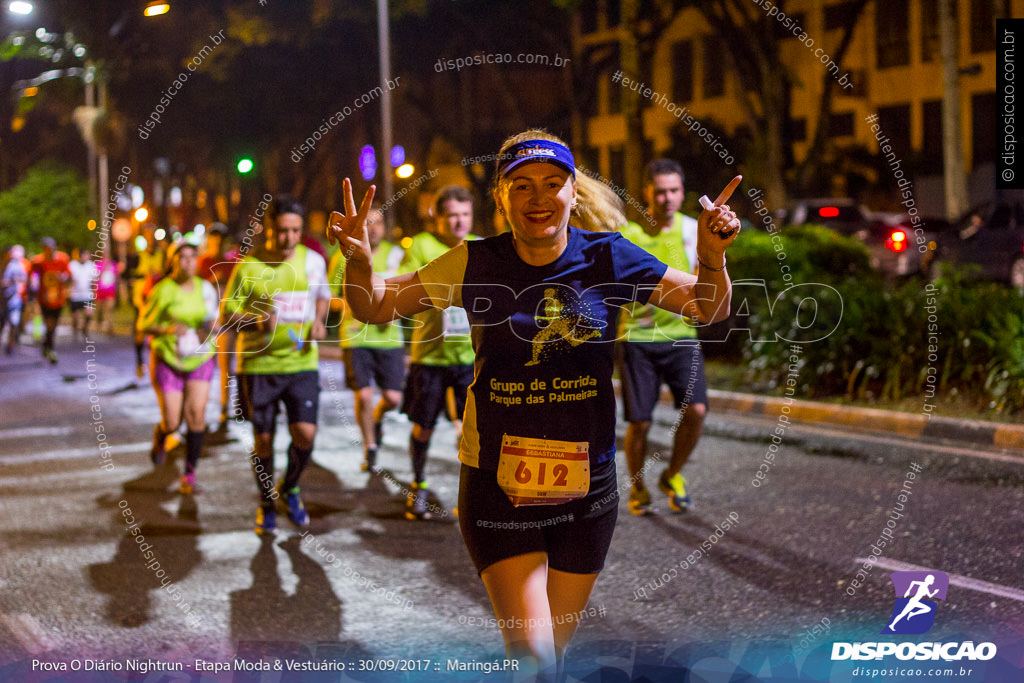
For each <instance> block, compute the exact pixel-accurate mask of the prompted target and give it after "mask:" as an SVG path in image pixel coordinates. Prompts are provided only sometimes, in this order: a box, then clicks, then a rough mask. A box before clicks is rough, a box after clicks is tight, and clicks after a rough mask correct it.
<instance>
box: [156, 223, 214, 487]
mask: <svg viewBox="0 0 1024 683" xmlns="http://www.w3.org/2000/svg"><path fill="white" fill-rule="evenodd" d="M167 263H168V267H169V270H170V273H169V275H168V277H165V278H163V279H162V280H160V282H158V283H157V284H156V286H154V287H153V289H152V290H151V291H150V293H149V295H148V296H147V297H146V301H145V304H144V305H143V307H142V310H141V312H140V314H139V322H138V331H139V332H140V333H141V334H148V335H150V336H151V339H150V364H149V367H150V376H151V377H152V381H153V390H154V391H156V398H157V401H158V402H159V404H160V417H161V419H160V423H159V424H158V425H157V426H156V427H155V428H154V429H153V448H152V450H151V451H150V459H151V460H152V461H153V464H154V465H157V466H159V465H162V464H163V463H164V459H165V458H166V456H167V452H166V450H165V448H164V439H166V438H167V435H168V434H171V433H173V432H175V431H177V429H178V426H179V425H180V424H181V418H182V415H184V417H185V423H186V424H187V425H188V434H187V436H186V437H185V473H184V475H183V476H182V477H181V483H180V484H179V487H178V491H179V492H180V493H183V494H185V495H192V494H193V493H196V491H197V487H196V463H197V462H199V456H200V454H201V453H202V451H203V438H204V437H205V436H206V416H205V413H206V400H207V398H208V397H209V395H210V378H212V377H213V374H214V371H215V370H216V368H217V366H216V363H215V361H214V358H213V349H212V348H211V345H210V344H209V343H207V340H208V339H210V338H211V333H212V328H213V324H214V321H215V320H216V318H217V307H218V301H217V290H216V289H214V287H213V285H211V284H210V283H209V282H207V281H206V280H203V279H202V278H200V277H198V276H197V275H196V266H197V263H198V258H197V253H196V248H195V247H194V246H193V245H191V244H188V243H186V242H181V243H178V244H176V245H173V246H172V247H171V249H170V250H169V253H168V255H167Z"/></svg>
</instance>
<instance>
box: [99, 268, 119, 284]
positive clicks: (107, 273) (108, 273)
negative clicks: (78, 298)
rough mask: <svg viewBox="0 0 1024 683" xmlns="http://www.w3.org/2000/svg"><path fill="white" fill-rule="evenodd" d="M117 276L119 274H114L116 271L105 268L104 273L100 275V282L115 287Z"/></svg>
mask: <svg viewBox="0 0 1024 683" xmlns="http://www.w3.org/2000/svg"><path fill="white" fill-rule="evenodd" d="M116 277H117V276H116V275H114V271H112V270H104V271H103V273H102V274H101V275H100V284H101V285H103V286H104V287H113V286H114V281H115V279H116Z"/></svg>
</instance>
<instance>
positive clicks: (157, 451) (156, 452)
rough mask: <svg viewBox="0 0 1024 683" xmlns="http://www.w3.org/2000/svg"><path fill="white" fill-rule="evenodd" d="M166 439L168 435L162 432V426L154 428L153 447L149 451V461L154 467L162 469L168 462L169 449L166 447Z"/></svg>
mask: <svg viewBox="0 0 1024 683" xmlns="http://www.w3.org/2000/svg"><path fill="white" fill-rule="evenodd" d="M166 437H167V435H166V434H164V433H163V432H162V431H160V425H157V426H156V427H154V428H153V447H152V448H151V449H149V459H150V460H151V461H152V462H153V466H154V467H160V466H161V465H163V464H164V461H165V460H167V448H166V447H165V445H164V440H165V439H166Z"/></svg>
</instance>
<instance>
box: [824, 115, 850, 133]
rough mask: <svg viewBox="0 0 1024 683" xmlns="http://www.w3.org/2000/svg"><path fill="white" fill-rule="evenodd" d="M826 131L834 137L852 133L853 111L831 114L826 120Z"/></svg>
mask: <svg viewBox="0 0 1024 683" xmlns="http://www.w3.org/2000/svg"><path fill="white" fill-rule="evenodd" d="M828 132H829V134H830V135H834V136H836V137H844V136H849V135H853V112H847V113H845V114H832V116H831V117H830V118H829V121H828Z"/></svg>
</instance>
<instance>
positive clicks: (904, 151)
mask: <svg viewBox="0 0 1024 683" xmlns="http://www.w3.org/2000/svg"><path fill="white" fill-rule="evenodd" d="M878 125H879V126H881V127H882V130H883V131H884V132H885V137H887V138H889V144H890V145H891V146H892V149H893V151H894V152H895V153H896V158H897V159H906V158H907V156H908V155H909V153H910V105H909V104H900V105H896V106H895V107H879V108H878Z"/></svg>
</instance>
